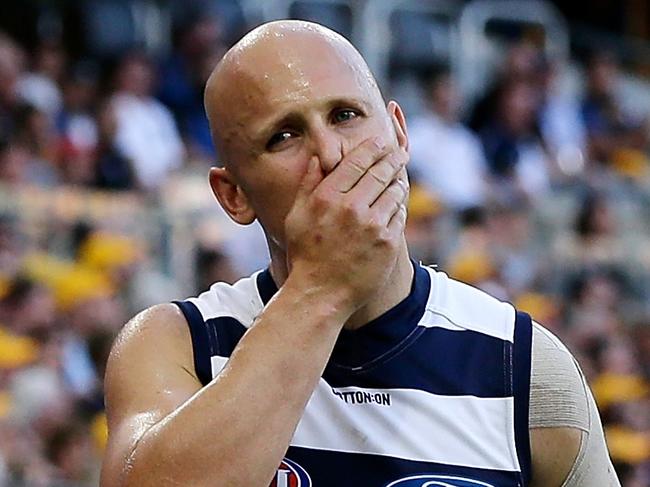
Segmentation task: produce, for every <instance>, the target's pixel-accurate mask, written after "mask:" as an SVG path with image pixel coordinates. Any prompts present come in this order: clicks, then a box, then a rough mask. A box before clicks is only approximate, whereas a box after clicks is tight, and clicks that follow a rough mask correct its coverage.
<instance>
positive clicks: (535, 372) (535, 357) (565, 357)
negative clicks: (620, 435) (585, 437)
mask: <svg viewBox="0 0 650 487" xmlns="http://www.w3.org/2000/svg"><path fill="white" fill-rule="evenodd" d="M588 411H589V392H588V386H587V384H586V381H585V379H584V377H583V375H582V372H581V371H580V369H579V367H578V364H577V362H576V360H575V359H574V358H573V355H571V352H569V350H568V349H567V347H566V346H565V345H564V344H563V343H562V342H561V341H560V340H559V338H557V337H556V336H555V335H553V334H552V333H551V332H550V331H548V330H547V329H546V328H544V327H542V326H541V325H539V324H538V323H533V346H532V364H531V381H530V417H529V423H530V427H531V428H543V427H558V426H563V427H573V428H577V429H581V430H583V431H587V430H588V429H589V414H588Z"/></svg>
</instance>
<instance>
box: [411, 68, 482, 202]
mask: <svg viewBox="0 0 650 487" xmlns="http://www.w3.org/2000/svg"><path fill="white" fill-rule="evenodd" d="M426 92H427V95H428V101H429V103H428V106H427V108H428V110H427V112H426V113H425V114H424V115H422V116H420V117H418V118H416V119H414V120H413V122H412V123H411V124H410V125H409V136H410V138H409V143H410V153H411V162H410V170H411V172H412V173H413V175H414V177H415V178H416V179H417V181H419V182H420V184H422V185H423V186H424V187H426V189H427V190H428V191H431V192H433V193H434V194H436V195H438V197H439V198H440V199H441V201H442V203H443V204H444V205H446V206H448V207H449V208H452V209H454V210H463V209H465V208H468V207H471V206H477V205H482V204H483V203H484V202H485V199H486V193H487V191H486V180H485V178H486V164H485V158H484V156H483V148H482V146H481V143H480V142H479V140H478V139H477V138H476V137H475V136H474V134H472V132H470V131H469V130H468V129H467V128H465V127H464V126H463V125H462V124H461V123H460V122H459V121H458V114H459V113H458V112H459V107H460V99H459V95H458V92H457V90H456V86H455V83H454V80H453V79H452V77H451V73H450V71H449V69H448V68H447V67H444V68H440V69H438V70H436V71H435V72H434V73H432V74H431V75H430V77H429V79H428V80H427V83H426Z"/></svg>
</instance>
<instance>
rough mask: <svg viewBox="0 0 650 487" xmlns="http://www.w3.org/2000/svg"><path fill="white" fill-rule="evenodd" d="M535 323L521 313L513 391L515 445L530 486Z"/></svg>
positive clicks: (515, 350)
mask: <svg viewBox="0 0 650 487" xmlns="http://www.w3.org/2000/svg"><path fill="white" fill-rule="evenodd" d="M532 330H533V325H532V320H531V318H530V316H529V315H528V314H526V313H523V312H519V311H518V312H517V314H516V317H515V332H514V370H513V377H514V379H513V388H514V402H515V443H516V445H517V457H518V459H519V467H520V468H521V475H522V481H523V485H529V484H530V479H531V476H532V472H531V453H530V433H529V430H528V410H529V403H530V373H531V350H532Z"/></svg>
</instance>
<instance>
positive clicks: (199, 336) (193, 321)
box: [172, 301, 214, 386]
mask: <svg viewBox="0 0 650 487" xmlns="http://www.w3.org/2000/svg"><path fill="white" fill-rule="evenodd" d="M172 302H173V303H174V304H175V305H176V306H178V307H179V309H180V310H181V312H182V313H183V316H185V320H186V321H187V325H188V327H189V329H190V335H191V337H192V353H193V355H194V370H195V372H196V375H197V377H198V379H199V381H201V384H203V385H204V386H205V385H207V384H208V383H209V382H210V381H211V380H212V365H211V362H210V357H211V356H212V355H214V353H213V351H212V350H211V343H212V341H211V340H210V334H209V331H208V327H207V326H206V323H205V321H204V320H203V317H202V316H201V312H200V311H199V309H198V308H197V307H196V306H195V305H194V304H193V303H191V302H189V301H172Z"/></svg>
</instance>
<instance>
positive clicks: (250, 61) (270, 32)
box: [205, 22, 381, 145]
mask: <svg viewBox="0 0 650 487" xmlns="http://www.w3.org/2000/svg"><path fill="white" fill-rule="evenodd" d="M333 97H347V98H350V97H356V98H364V99H366V100H367V101H368V102H370V103H374V102H381V95H380V93H379V90H378V89H377V86H376V83H375V81H374V78H373V76H372V74H371V73H370V70H369V69H368V67H367V65H366V63H365V61H364V60H363V58H362V57H361V55H360V54H359V53H358V52H357V51H356V49H355V48H354V47H353V46H352V45H351V44H350V43H349V42H347V41H346V40H345V39H344V38H342V37H341V36H339V35H338V34H335V33H334V32H332V31H329V30H327V29H325V28H322V27H320V26H314V25H313V24H304V23H300V24H292V23H290V22H287V23H283V24H275V25H273V24H271V25H269V26H268V27H266V28H264V27H263V28H261V29H258V30H256V31H253V32H252V33H251V34H249V35H247V36H246V37H244V38H243V39H242V40H241V41H240V42H239V43H238V44H236V45H235V46H234V47H233V48H232V49H231V51H229V52H228V54H226V56H225V57H224V59H223V60H222V62H221V63H220V64H219V66H218V67H217V68H216V69H215V71H214V72H213V74H212V76H211V78H210V80H209V82H208V86H207V88H206V100H205V101H206V110H207V112H208V117H209V118H210V122H211V127H212V131H213V136H214V137H215V139H218V140H215V142H217V143H218V145H222V144H223V143H225V142H230V141H232V139H233V137H235V136H238V138H240V139H242V140H241V141H242V142H243V143H246V140H244V139H245V137H246V135H247V134H248V133H249V132H250V129H251V127H252V126H255V125H259V124H260V123H263V122H264V120H265V119H266V118H269V117H272V116H273V115H274V112H277V111H281V110H286V109H288V108H291V107H293V106H295V107H301V106H306V105H308V104H310V103H318V102H319V100H321V99H323V100H324V99H327V98H333ZM253 128H254V127H253Z"/></svg>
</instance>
